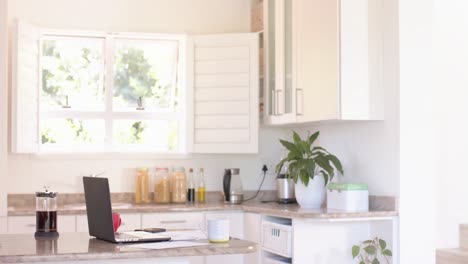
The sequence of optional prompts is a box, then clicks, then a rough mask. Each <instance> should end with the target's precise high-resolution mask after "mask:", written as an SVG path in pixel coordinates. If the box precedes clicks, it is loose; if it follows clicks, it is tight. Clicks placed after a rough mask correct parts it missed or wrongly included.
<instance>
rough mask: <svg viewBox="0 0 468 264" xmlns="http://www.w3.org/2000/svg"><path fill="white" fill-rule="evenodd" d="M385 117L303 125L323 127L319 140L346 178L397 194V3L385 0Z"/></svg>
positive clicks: (372, 189) (373, 189)
mask: <svg viewBox="0 0 468 264" xmlns="http://www.w3.org/2000/svg"><path fill="white" fill-rule="evenodd" d="M384 3H385V7H384V10H385V18H384V30H385V35H384V38H385V40H384V43H385V47H384V61H383V62H384V71H383V72H384V75H383V78H384V80H383V84H384V98H385V102H384V104H385V121H375V122H346V123H343V122H340V123H331V124H325V123H324V124H317V125H313V126H309V127H305V128H300V129H299V130H300V131H302V134H304V135H305V134H306V133H307V131H310V132H312V133H313V132H315V131H317V130H318V131H320V137H319V144H320V145H322V146H323V147H325V148H326V149H327V150H328V151H330V152H332V153H334V154H335V155H337V157H338V158H339V159H340V160H341V161H342V163H343V166H344V170H345V177H344V178H341V180H343V181H347V182H364V183H367V184H368V185H369V191H370V193H371V194H373V195H393V196H395V195H398V179H399V104H398V101H399V97H398V96H399V83H398V69H399V68H398V63H399V61H398V20H397V19H398V5H397V2H396V1H384Z"/></svg>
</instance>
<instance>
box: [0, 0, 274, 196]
mask: <svg viewBox="0 0 468 264" xmlns="http://www.w3.org/2000/svg"><path fill="white" fill-rule="evenodd" d="M9 4H10V5H9V9H8V10H9V14H8V17H9V21H10V23H12V22H13V20H14V19H15V18H21V19H23V20H26V21H28V22H30V23H34V24H37V25H39V26H45V27H52V28H72V29H88V30H109V31H140V32H163V33H168V32H170V33H181V32H185V33H191V34H209V33H224V32H226V33H227V32H248V31H249V27H250V22H249V21H250V1H249V0H170V1H169V0H99V1H94V0H80V1H75V0H40V1H39V0H38V1H30V0H10V1H9ZM281 135H282V130H280V129H261V131H260V154H258V155H193V156H192V157H189V158H187V159H178V160H156V159H140V158H138V157H131V156H130V157H126V158H125V157H124V158H118V159H115V158H112V157H110V158H104V159H102V158H99V159H93V158H86V157H83V156H81V157H78V158H76V157H72V158H37V157H34V156H28V155H11V154H10V155H9V157H8V163H9V170H8V177H7V179H6V185H7V186H8V187H7V188H8V192H9V193H33V192H34V191H36V190H39V189H41V187H42V186H43V185H44V184H48V185H51V186H53V188H54V189H55V190H58V191H59V192H81V191H82V187H81V185H82V184H81V178H80V176H81V175H83V174H90V173H95V172H100V171H106V172H107V174H106V176H107V177H109V178H111V181H110V183H111V190H112V191H132V190H133V182H134V181H133V176H134V174H135V173H134V168H136V167H141V166H148V167H156V166H171V165H182V166H185V167H192V166H193V167H196V168H198V167H200V166H203V167H204V168H205V170H206V179H207V188H208V190H221V182H222V175H223V172H224V171H223V169H224V168H228V167H239V168H240V169H241V175H242V177H243V182H244V185H245V189H252V190H253V189H256V188H257V187H258V184H259V183H260V181H261V177H260V172H261V166H262V164H263V163H264V162H267V163H269V164H273V163H275V162H277V161H278V160H279V156H278V154H277V153H278V152H279V148H280V145H279V144H278V143H277V138H278V137H280V136H281ZM271 171H273V168H271ZM274 184H275V182H274V177H273V176H272V175H269V177H268V180H267V181H266V184H265V187H266V188H267V189H273V188H275V185H274Z"/></svg>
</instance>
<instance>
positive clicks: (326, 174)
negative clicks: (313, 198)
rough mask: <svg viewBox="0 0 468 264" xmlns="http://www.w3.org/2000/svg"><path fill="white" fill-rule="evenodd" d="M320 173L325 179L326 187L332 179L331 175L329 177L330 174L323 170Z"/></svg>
mask: <svg viewBox="0 0 468 264" xmlns="http://www.w3.org/2000/svg"><path fill="white" fill-rule="evenodd" d="M320 173H321V174H322V175H323V179H324V180H325V186H327V184H328V181H329V179H330V175H328V173H326V172H325V171H323V170H320Z"/></svg>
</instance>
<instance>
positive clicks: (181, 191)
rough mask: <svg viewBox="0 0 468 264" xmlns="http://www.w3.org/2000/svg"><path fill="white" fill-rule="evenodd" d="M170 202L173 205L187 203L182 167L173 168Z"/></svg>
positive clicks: (185, 183) (185, 181)
mask: <svg viewBox="0 0 468 264" xmlns="http://www.w3.org/2000/svg"><path fill="white" fill-rule="evenodd" d="M171 201H172V202H173V203H185V202H187V176H186V175H185V169H184V167H178V168H174V171H173V172H172V175H171Z"/></svg>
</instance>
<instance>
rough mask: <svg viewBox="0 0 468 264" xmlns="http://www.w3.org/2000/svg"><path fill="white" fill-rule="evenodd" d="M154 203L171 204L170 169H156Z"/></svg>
mask: <svg viewBox="0 0 468 264" xmlns="http://www.w3.org/2000/svg"><path fill="white" fill-rule="evenodd" d="M154 202H155V203H160V204H166V203H170V202H171V183H170V180H169V169H168V168H156V176H155V182H154Z"/></svg>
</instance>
